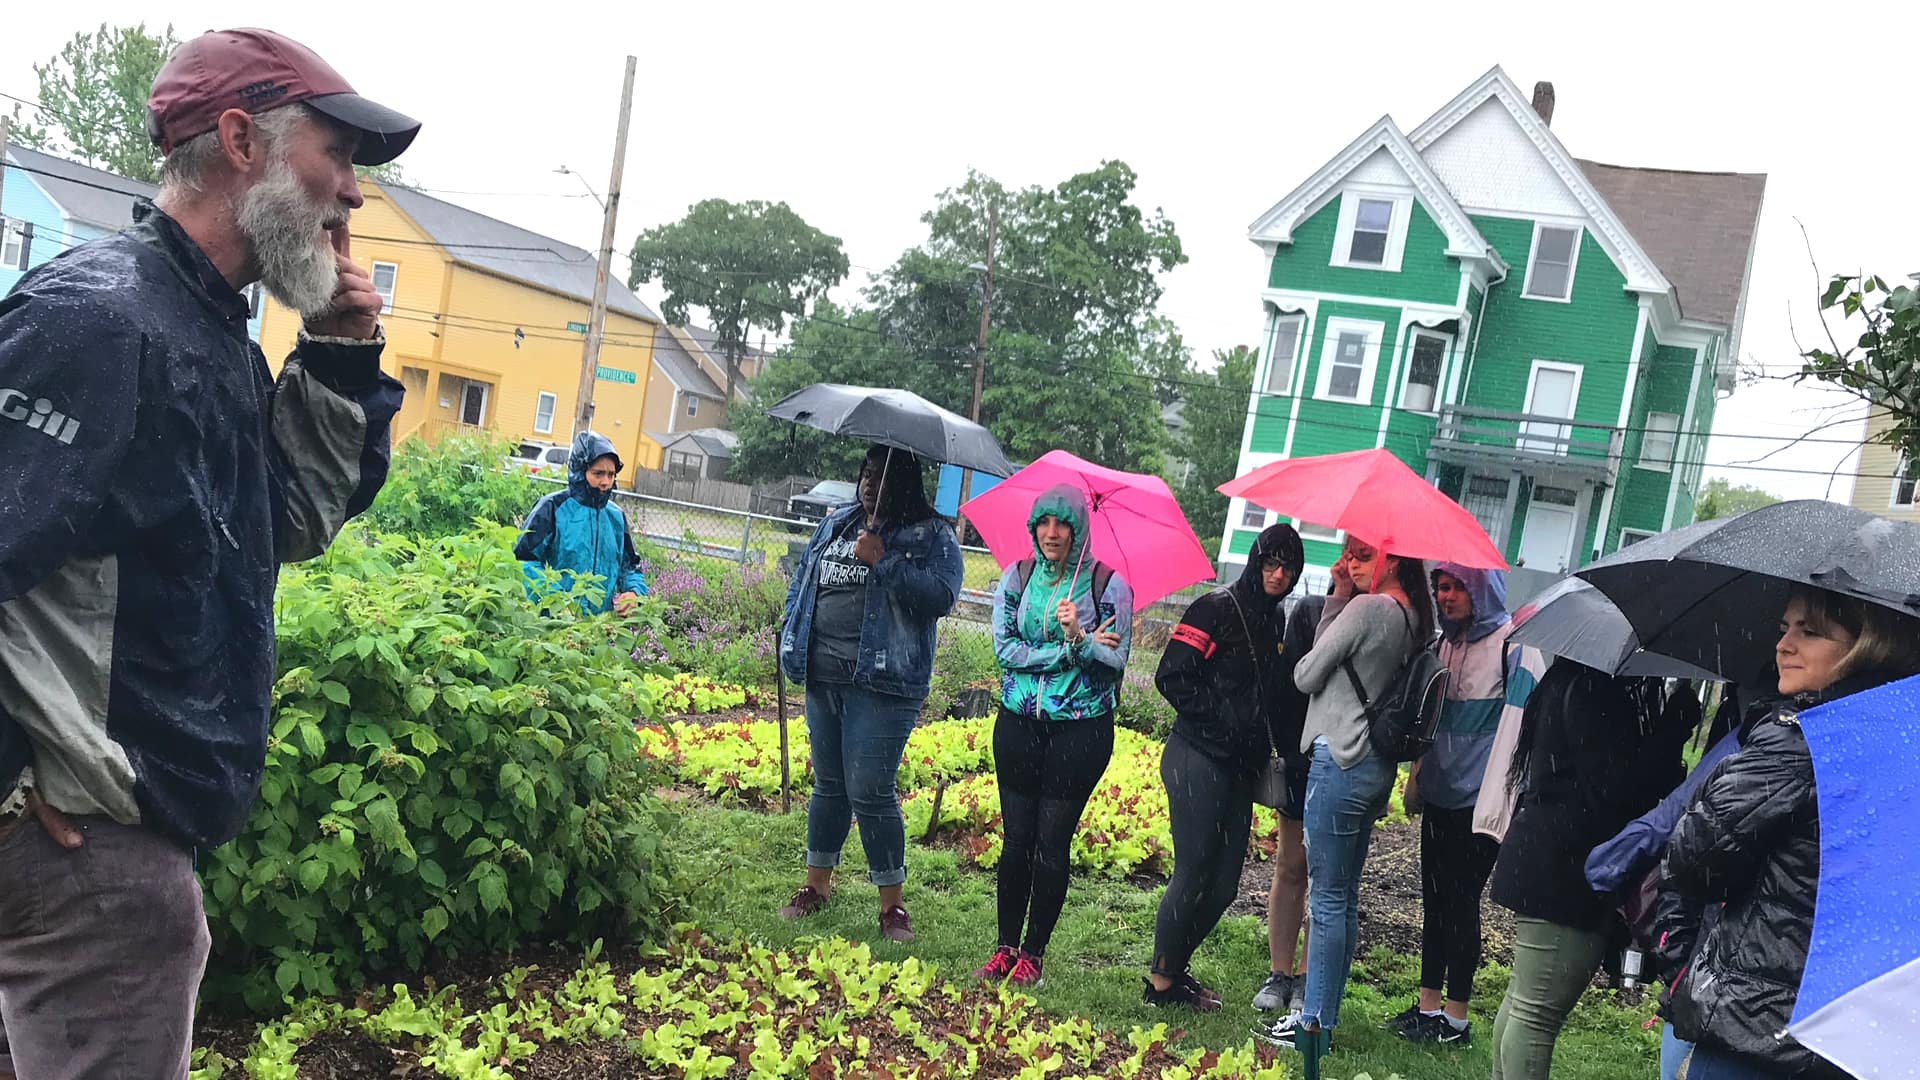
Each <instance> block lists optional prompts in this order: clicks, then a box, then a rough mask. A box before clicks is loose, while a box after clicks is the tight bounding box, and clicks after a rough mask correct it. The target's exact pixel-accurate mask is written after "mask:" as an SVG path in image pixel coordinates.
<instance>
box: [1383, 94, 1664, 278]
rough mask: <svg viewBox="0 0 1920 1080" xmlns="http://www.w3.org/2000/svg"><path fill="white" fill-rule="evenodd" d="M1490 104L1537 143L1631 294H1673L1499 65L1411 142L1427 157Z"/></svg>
mask: <svg viewBox="0 0 1920 1080" xmlns="http://www.w3.org/2000/svg"><path fill="white" fill-rule="evenodd" d="M1488 101H1494V102H1497V103H1498V104H1499V105H1500V106H1501V107H1502V108H1504V109H1505V110H1506V112H1507V115H1508V116H1510V117H1512V118H1513V121H1514V123H1515V124H1516V125H1518V126H1519V128H1520V131H1521V133H1522V134H1524V135H1525V136H1526V137H1527V139H1528V140H1529V141H1531V142H1532V143H1533V145H1534V148H1535V149H1537V150H1539V151H1540V155H1541V157H1542V158H1544V159H1545V160H1546V162H1547V164H1548V165H1549V166H1550V167H1551V168H1552V169H1553V171H1554V172H1555V173H1556V174H1557V175H1558V176H1559V177H1560V182H1561V183H1563V184H1565V185H1566V187H1567V191H1568V193H1569V194H1571V195H1572V196H1573V197H1574V199H1575V201H1577V202H1578V203H1579V204H1580V208H1581V209H1582V210H1584V211H1585V212H1586V214H1587V217H1588V219H1589V220H1590V221H1591V222H1592V223H1593V233H1594V236H1595V239H1597V240H1598V241H1599V242H1600V245H1601V246H1602V247H1603V248H1605V249H1606V251H1607V254H1608V255H1610V256H1612V257H1613V260H1614V262H1615V263H1617V264H1618V265H1619V266H1620V269H1621V271H1622V272H1623V273H1624V274H1625V275H1626V279H1627V288H1629V289H1632V290H1634V291H1635V292H1643V293H1671V292H1672V288H1673V287H1672V285H1671V283H1669V282H1668V281H1667V279H1666V277H1665V276H1664V275H1662V274H1661V272H1660V268H1659V267H1658V266H1657V265H1655V263H1654V261H1653V258H1652V257H1651V256H1650V255H1648V254H1647V252H1646V250H1645V249H1644V248H1642V247H1641V246H1640V243H1639V241H1638V240H1637V239H1635V237H1634V236H1633V234H1632V233H1630V232H1628V231H1627V227H1626V225H1625V224H1623V223H1622V222H1621V220H1620V218H1619V216H1618V215H1616V214H1615V213H1614V212H1613V208H1612V207H1611V206H1609V205H1608V204H1607V200H1606V199H1605V198H1604V197H1602V196H1601V194H1600V192H1599V191H1598V190H1597V189H1596V188H1595V187H1594V185H1593V184H1592V183H1591V182H1590V181H1589V180H1588V179H1587V176H1586V174H1585V173H1583V172H1582V171H1581V169H1580V165H1579V163H1578V162H1577V161H1576V160H1575V159H1574V156H1573V155H1572V154H1570V153H1568V152H1567V148H1566V147H1565V146H1563V145H1561V143H1560V138H1559V136H1557V135H1555V134H1554V133H1553V129H1552V128H1551V127H1549V126H1548V125H1547V122H1546V121H1545V120H1542V119H1540V114H1539V113H1537V112H1534V111H1533V99H1532V98H1530V97H1527V96H1524V95H1523V94H1521V92H1520V88H1519V87H1518V86H1517V85H1515V84H1514V81H1513V80H1512V79H1511V78H1509V77H1508V76H1507V73H1506V71H1505V70H1504V69H1502V68H1501V67H1500V65H1498V64H1495V65H1494V66H1493V69H1492V70H1490V71H1488V72H1487V73H1486V74H1485V75H1482V76H1480V77H1479V78H1478V79H1476V80H1474V82H1473V85H1471V86H1469V87H1467V88H1466V89H1465V90H1462V91H1461V92H1460V93H1459V95H1458V96H1456V97H1455V98H1454V99H1453V100H1452V101H1449V102H1448V103H1447V104H1446V105H1444V106H1442V107H1441V109H1440V111H1439V112H1436V113H1434V114H1433V115H1432V116H1430V117H1428V118H1427V119H1426V121H1425V122H1424V123H1422V124H1421V125H1420V126H1419V127H1417V128H1415V129H1413V133H1412V134H1411V135H1409V136H1407V138H1408V139H1409V140H1410V141H1411V142H1412V143H1413V145H1414V146H1415V147H1418V148H1419V149H1420V150H1421V151H1423V152H1424V151H1425V150H1426V149H1427V148H1428V147H1430V146H1432V145H1433V144H1434V143H1435V142H1437V141H1439V140H1440V138H1441V137H1442V136H1444V135H1446V133H1447V132H1449V131H1451V130H1453V128H1454V126H1455V125H1457V124H1459V123H1460V122H1461V121H1462V120H1465V119H1466V118H1467V117H1468V116H1471V115H1472V114H1473V113H1474V111H1475V110H1476V109H1478V108H1480V106H1482V105H1484V104H1486V103H1487V102H1488Z"/></svg>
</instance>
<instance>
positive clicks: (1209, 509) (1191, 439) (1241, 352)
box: [1172, 345, 1256, 544]
mask: <svg viewBox="0 0 1920 1080" xmlns="http://www.w3.org/2000/svg"><path fill="white" fill-rule="evenodd" d="M1213 358H1214V361H1215V363H1214V368H1213V370H1212V371H1207V372H1195V373H1193V374H1190V375H1189V376H1187V379H1186V382H1187V385H1186V393H1185V395H1184V400H1183V404H1182V407H1181V411H1180V417H1181V420H1182V421H1183V422H1184V423H1183V426H1182V427H1181V429H1180V433H1179V434H1178V435H1177V436H1175V437H1174V441H1173V442H1174V445H1173V454H1174V457H1175V458H1177V459H1179V460H1180V461H1182V462H1183V463H1184V464H1185V465H1186V468H1185V469H1183V470H1181V475H1178V476H1175V477H1174V478H1173V485H1172V486H1173V493H1174V496H1175V497H1176V498H1178V499H1179V500H1180V509H1182V510H1184V511H1186V514H1187V523H1188V524H1190V525H1192V526H1193V531H1194V533H1195V534H1196V535H1198V536H1199V537H1200V541H1201V543H1203V544H1210V543H1212V542H1213V541H1214V540H1215V539H1217V538H1218V537H1219V536H1220V535H1221V534H1222V533H1223V532H1224V531H1225V530H1226V527H1227V505H1228V501H1227V497H1226V496H1225V495H1222V494H1220V493H1219V492H1217V491H1215V490H1214V488H1216V487H1219V486H1220V485H1221V484H1224V483H1226V482H1227V481H1229V480H1231V479H1233V476H1234V470H1235V469H1236V468H1237V467H1238V466H1239V464H1240V436H1241V430H1242V428H1243V427H1244V425H1245V423H1246V419H1247V402H1248V400H1249V395H1250V393H1251V392H1252V389H1253V366H1254V360H1255V358H1256V354H1255V352H1254V351H1253V350H1252V349H1250V348H1248V347H1246V346H1245V345H1236V346H1234V347H1233V348H1231V349H1219V350H1215V352H1214V354H1213Z"/></svg>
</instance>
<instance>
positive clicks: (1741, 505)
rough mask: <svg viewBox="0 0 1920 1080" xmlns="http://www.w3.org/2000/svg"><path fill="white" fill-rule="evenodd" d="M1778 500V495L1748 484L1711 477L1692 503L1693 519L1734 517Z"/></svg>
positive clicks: (1770, 504) (1709, 519)
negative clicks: (1697, 498) (1696, 499)
mask: <svg viewBox="0 0 1920 1080" xmlns="http://www.w3.org/2000/svg"><path fill="white" fill-rule="evenodd" d="M1779 501H1780V498H1779V496H1776V495H1773V494H1771V493H1769V492H1766V491H1762V490H1761V489H1759V488H1757V487H1753V486H1751V485H1749V484H1740V485H1737V486H1736V485H1734V484H1731V483H1729V482H1727V481H1726V480H1722V479H1713V480H1709V481H1707V486H1706V487H1705V488H1704V489H1703V490H1702V491H1701V492H1700V498H1699V500H1698V501H1697V502H1695V503H1694V505H1693V520H1695V521H1713V520H1715V519H1718V518H1724V517H1734V516H1735V515H1738V514H1744V513H1746V512H1747V511H1749V510H1758V509H1760V508H1761V507H1763V506H1772V505H1773V504H1774V503H1777V502H1779Z"/></svg>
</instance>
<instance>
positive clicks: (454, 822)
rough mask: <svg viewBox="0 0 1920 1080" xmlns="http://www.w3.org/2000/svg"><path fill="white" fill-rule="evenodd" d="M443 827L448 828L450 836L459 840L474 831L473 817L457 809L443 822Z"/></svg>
mask: <svg viewBox="0 0 1920 1080" xmlns="http://www.w3.org/2000/svg"><path fill="white" fill-rule="evenodd" d="M441 827H442V828H444V829H445V830H446V832H447V835H448V836H450V837H452V838H454V839H455V840H458V839H460V838H461V837H464V836H466V835H467V834H468V833H470V832H472V831H473V819H472V818H470V817H468V816H467V815H466V814H465V813H463V812H462V811H459V810H455V811H454V812H453V813H451V814H448V815H447V816H446V819H445V820H444V821H442V822H441Z"/></svg>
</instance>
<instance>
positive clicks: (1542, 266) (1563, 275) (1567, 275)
mask: <svg viewBox="0 0 1920 1080" xmlns="http://www.w3.org/2000/svg"><path fill="white" fill-rule="evenodd" d="M1579 258H1580V227H1579V226H1577V225H1547V224H1544V223H1542V224H1536V225H1535V226H1534V227H1533V254H1532V255H1531V256H1529V257H1528V259H1527V285H1526V288H1525V289H1524V290H1522V294H1523V295H1525V296H1528V297H1531V298H1532V299H1535V300H1566V299H1569V298H1571V297H1572V296H1573V268H1574V264H1575V263H1576V262H1578V261H1579Z"/></svg>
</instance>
